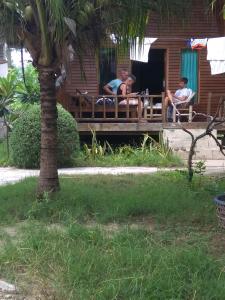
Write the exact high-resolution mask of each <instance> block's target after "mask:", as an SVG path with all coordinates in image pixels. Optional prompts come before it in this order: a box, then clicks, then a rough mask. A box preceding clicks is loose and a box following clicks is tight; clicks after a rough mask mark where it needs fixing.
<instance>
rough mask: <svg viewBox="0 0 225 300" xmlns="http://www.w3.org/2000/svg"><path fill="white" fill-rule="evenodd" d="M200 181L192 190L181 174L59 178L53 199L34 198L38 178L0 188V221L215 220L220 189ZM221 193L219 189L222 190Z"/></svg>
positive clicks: (197, 221) (192, 221) (207, 221)
mask: <svg viewBox="0 0 225 300" xmlns="http://www.w3.org/2000/svg"><path fill="white" fill-rule="evenodd" d="M198 183H199V179H198V178H196V181H195V182H194V183H193V184H192V186H190V185H189V184H188V182H187V178H186V175H185V174H182V173H179V172H174V173H171V174H168V173H162V174H157V175H142V176H139V175H136V176H135V175H128V176H100V175H99V176H89V177H88V176H80V177H74V178H64V179H63V180H61V185H62V190H61V191H60V192H59V193H57V194H56V195H55V196H54V197H53V199H52V200H50V199H49V198H48V197H46V198H45V199H44V200H43V201H42V202H38V201H36V199H35V189H36V180H35V179H27V180H25V181H23V182H22V183H18V184H15V185H11V186H5V187H1V188H0V222H1V223H3V222H5V223H7V222H19V221H21V220H25V219H27V218H32V219H36V220H41V221H47V222H49V221H51V222H54V223H56V222H66V221H67V220H78V221H81V222H84V221H86V220H90V219H91V220H95V221H97V222H103V223H104V222H112V221H120V222H121V221H122V222H123V221H127V218H130V219H131V218H135V217H138V216H145V215H152V216H154V218H155V219H156V220H158V221H159V222H162V221H163V222H182V223H185V222H188V223H194V224H195V223H196V224H205V223H211V222H213V221H214V214H213V213H212V212H213V209H214V207H213V204H212V201H211V199H212V195H213V194H215V193H217V192H218V191H217V189H219V186H218V185H217V184H216V183H214V182H212V181H210V180H205V181H203V182H202V183H201V186H199V184H198ZM221 190H222V189H221Z"/></svg>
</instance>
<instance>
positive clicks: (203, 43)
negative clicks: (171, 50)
mask: <svg viewBox="0 0 225 300" xmlns="http://www.w3.org/2000/svg"><path fill="white" fill-rule="evenodd" d="M207 42H208V39H193V38H192V39H190V41H189V45H190V47H191V49H192V50H201V49H203V48H206V47H207Z"/></svg>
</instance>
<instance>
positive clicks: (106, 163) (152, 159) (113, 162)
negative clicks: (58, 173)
mask: <svg viewBox="0 0 225 300" xmlns="http://www.w3.org/2000/svg"><path fill="white" fill-rule="evenodd" d="M74 165H75V166H78V167H126V166H130V167H131V166H146V167H181V166H183V163H182V160H181V159H180V158H179V157H177V156H176V155H172V154H171V155H168V156H166V157H165V156H162V155H160V154H159V153H157V152H156V151H151V152H147V153H144V152H142V151H140V150H139V149H134V150H133V152H132V153H130V154H129V155H127V154H125V153H122V154H120V153H115V154H106V155H104V156H100V157H96V158H93V157H85V155H84V154H83V153H82V152H81V154H80V156H79V157H77V158H75V159H74Z"/></svg>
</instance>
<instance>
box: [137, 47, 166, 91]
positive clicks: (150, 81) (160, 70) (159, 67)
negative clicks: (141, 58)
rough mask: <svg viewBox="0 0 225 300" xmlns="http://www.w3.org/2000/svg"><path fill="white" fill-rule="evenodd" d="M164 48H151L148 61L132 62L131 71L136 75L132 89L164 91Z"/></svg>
mask: <svg viewBox="0 0 225 300" xmlns="http://www.w3.org/2000/svg"><path fill="white" fill-rule="evenodd" d="M165 54H166V50H165V49H151V50H150V51H149V61H148V63H142V62H137V61H134V62H132V73H133V74H134V75H135V76H136V77H137V82H136V83H135V85H134V87H133V91H135V92H136V91H137V92H142V91H145V90H146V89H149V93H150V94H160V93H162V92H164V91H165Z"/></svg>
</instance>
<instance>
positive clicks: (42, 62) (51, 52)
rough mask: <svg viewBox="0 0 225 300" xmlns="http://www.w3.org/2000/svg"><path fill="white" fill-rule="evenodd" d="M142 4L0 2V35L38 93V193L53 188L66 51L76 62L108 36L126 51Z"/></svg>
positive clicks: (138, 32) (142, 15) (131, 0)
mask: <svg viewBox="0 0 225 300" xmlns="http://www.w3.org/2000/svg"><path fill="white" fill-rule="evenodd" d="M148 7H149V1H147V0H123V1H121V0H7V1H6V0H0V33H1V36H3V37H4V39H5V40H6V41H7V43H8V44H9V45H14V46H16V47H21V45H22V46H23V45H24V46H25V47H26V48H27V50H28V51H29V53H30V55H31V57H32V59H33V64H34V66H35V67H36V68H37V70H38V74H39V82H40V90H41V91H40V92H41V162H40V177H39V185H38V191H39V193H43V192H45V191H48V192H49V191H56V190H57V189H58V188H59V180H58V172H57V107H56V90H55V81H56V74H59V73H60V68H61V66H62V64H63V63H65V61H66V60H67V52H68V47H69V46H70V45H72V47H73V49H74V50H75V51H76V53H77V54H78V57H79V58H80V60H81V58H82V56H83V55H84V53H85V51H87V49H94V50H95V49H97V48H98V46H99V44H100V42H101V41H102V40H104V39H105V38H106V37H107V36H108V34H109V33H112V32H113V33H114V34H115V35H116V36H117V38H118V42H121V43H122V44H123V45H124V46H126V47H127V46H128V43H129V40H130V39H133V38H134V37H136V36H143V34H144V30H145V26H146V24H147V18H148Z"/></svg>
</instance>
